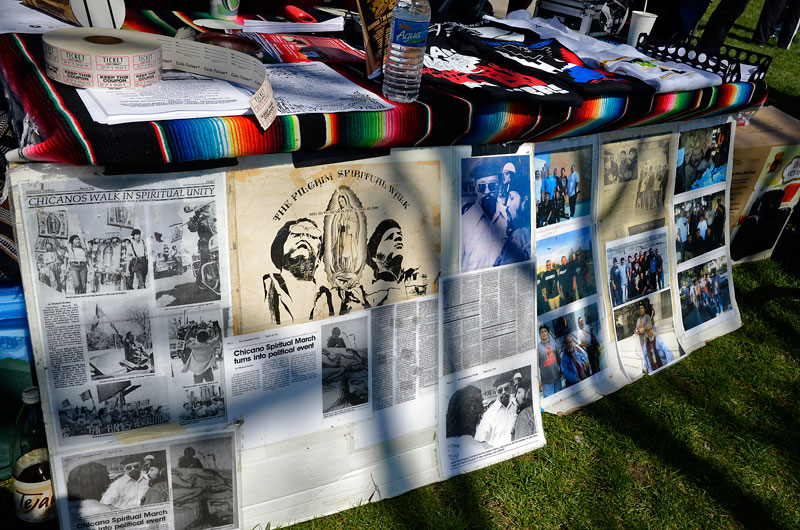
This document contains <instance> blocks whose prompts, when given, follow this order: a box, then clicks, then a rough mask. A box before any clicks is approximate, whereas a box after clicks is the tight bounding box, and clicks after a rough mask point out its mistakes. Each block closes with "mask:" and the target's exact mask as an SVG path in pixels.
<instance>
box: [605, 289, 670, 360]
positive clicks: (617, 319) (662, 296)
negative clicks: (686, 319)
mask: <svg viewBox="0 0 800 530" xmlns="http://www.w3.org/2000/svg"><path fill="white" fill-rule="evenodd" d="M614 326H615V331H616V335H617V347H618V348H619V350H620V353H623V352H631V351H633V352H636V353H637V354H638V355H641V356H643V359H644V361H643V362H644V366H645V369H646V370H647V372H648V373H653V372H655V371H656V370H659V369H660V368H663V367H664V366H666V365H668V364H670V363H672V362H673V361H675V360H677V359H678V357H679V356H680V355H681V354H680V349H679V346H678V339H677V336H676V335H675V327H674V320H673V315H672V300H671V297H670V292H669V290H665V291H661V292H658V293H653V294H650V295H648V296H647V297H645V298H642V299H640V300H637V301H635V302H631V303H629V304H627V305H624V306H622V307H620V308H617V309H615V310H614Z"/></svg>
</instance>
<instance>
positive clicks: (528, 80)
mask: <svg viewBox="0 0 800 530" xmlns="http://www.w3.org/2000/svg"><path fill="white" fill-rule="evenodd" d="M451 28H452V26H449V27H446V26H445V25H444V24H435V25H433V26H431V30H430V32H429V34H428V45H427V48H426V50H425V66H424V68H423V69H422V77H423V79H424V80H425V82H426V83H430V84H432V85H436V86H439V87H441V88H443V89H445V90H448V91H451V92H454V93H457V94H459V95H463V96H464V97H466V98H467V99H469V100H473V101H476V100H481V101H486V102H491V101H496V102H499V101H525V102H528V103H537V104H541V103H551V104H558V105H568V106H571V107H577V106H580V105H581V104H582V103H583V98H581V97H580V96H579V95H578V94H576V93H575V92H573V91H571V90H568V89H566V88H564V87H563V86H561V85H558V84H556V83H551V82H549V81H545V80H542V79H540V78H538V77H536V76H533V75H528V74H524V73H521V72H518V71H513V70H509V69H507V68H504V67H503V66H501V65H499V64H497V63H495V62H493V61H490V60H487V59H486V58H483V57H481V51H480V50H478V49H477V48H476V47H475V45H474V44H473V43H471V42H470V41H469V40H467V39H465V38H464V34H463V32H457V33H453V32H451V31H449V30H450V29H451Z"/></svg>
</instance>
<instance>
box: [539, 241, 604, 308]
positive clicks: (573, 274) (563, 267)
mask: <svg viewBox="0 0 800 530" xmlns="http://www.w3.org/2000/svg"><path fill="white" fill-rule="evenodd" d="M591 235H592V232H591V227H589V226H586V227H584V228H580V229H578V230H574V231H572V232H566V233H563V234H558V235H554V236H551V237H548V238H546V239H542V240H539V241H537V242H536V259H537V261H536V294H537V299H538V304H537V310H536V311H537V313H538V314H539V315H542V314H544V313H547V312H549V311H552V310H554V309H558V308H559V307H561V306H564V305H567V304H570V303H572V302H575V301H577V300H581V299H583V298H586V297H587V296H591V295H593V294H596V293H597V287H596V285H595V277H594V256H593V254H592V238H591Z"/></svg>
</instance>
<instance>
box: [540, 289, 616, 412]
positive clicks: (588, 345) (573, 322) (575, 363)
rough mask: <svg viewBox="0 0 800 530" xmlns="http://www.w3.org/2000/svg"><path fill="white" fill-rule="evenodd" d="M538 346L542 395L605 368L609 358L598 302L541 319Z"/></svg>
mask: <svg viewBox="0 0 800 530" xmlns="http://www.w3.org/2000/svg"><path fill="white" fill-rule="evenodd" d="M536 350H537V355H538V361H539V391H540V392H541V393H542V397H543V398H546V397H548V396H551V395H553V394H556V393H558V392H560V391H561V390H562V389H564V388H568V387H570V386H572V385H576V384H578V383H580V382H581V381H583V380H585V379H588V378H589V377H591V376H593V375H594V374H596V373H598V372H600V371H601V370H603V369H604V368H605V367H606V365H607V361H606V357H605V355H604V354H603V353H604V346H603V336H602V333H601V331H600V323H599V320H598V312H597V304H591V305H588V306H586V307H583V308H581V309H578V310H577V311H573V312H572V313H569V314H566V315H562V316H560V317H557V318H554V319H553V320H550V321H549V322H544V323H542V324H541V325H540V326H539V339H538V341H537V345H536Z"/></svg>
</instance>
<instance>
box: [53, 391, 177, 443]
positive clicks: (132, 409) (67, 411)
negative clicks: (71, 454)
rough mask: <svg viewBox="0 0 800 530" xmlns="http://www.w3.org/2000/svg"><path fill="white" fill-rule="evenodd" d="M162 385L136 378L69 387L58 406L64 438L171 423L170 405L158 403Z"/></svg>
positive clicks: (106, 433)
mask: <svg viewBox="0 0 800 530" xmlns="http://www.w3.org/2000/svg"><path fill="white" fill-rule="evenodd" d="M161 386H162V385H159V383H158V381H157V380H154V379H134V380H130V381H117V382H111V383H99V384H97V385H86V386H83V387H75V388H73V389H69V390H67V391H66V392H69V394H64V393H62V394H61V397H60V398H59V399H61V402H60V404H59V407H58V419H59V424H60V425H59V427H60V428H61V434H62V437H64V438H72V437H76V436H86V435H88V436H103V435H109V434H114V433H119V432H123V431H129V430H132V429H138V428H140V427H147V426H149V425H157V424H160V423H166V422H169V421H170V414H169V407H168V406H167V405H163V404H160V403H158V402H157V400H158V399H159V398H160V397H161V396H163V395H164V394H165V393H166V389H164V388H161ZM164 402H165V401H164Z"/></svg>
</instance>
